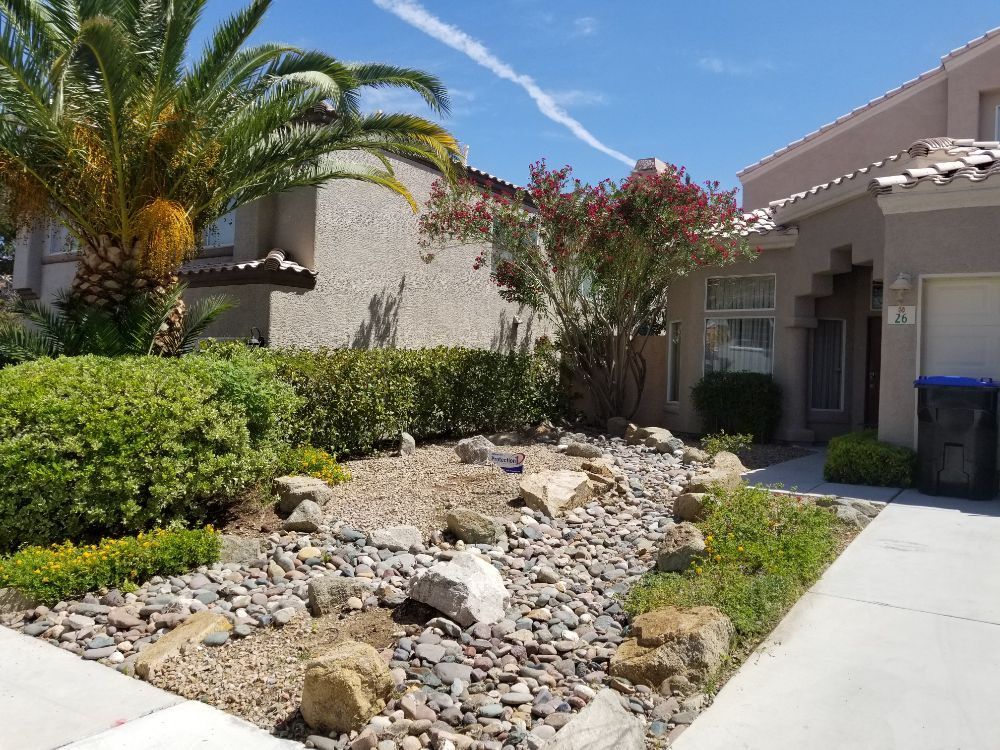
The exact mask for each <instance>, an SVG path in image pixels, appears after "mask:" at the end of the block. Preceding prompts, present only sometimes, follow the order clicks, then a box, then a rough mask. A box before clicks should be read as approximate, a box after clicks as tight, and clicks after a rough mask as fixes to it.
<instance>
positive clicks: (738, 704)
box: [672, 490, 1000, 750]
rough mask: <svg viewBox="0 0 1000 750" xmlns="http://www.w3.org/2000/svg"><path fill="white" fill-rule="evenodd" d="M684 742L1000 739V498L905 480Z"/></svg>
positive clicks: (923, 747)
mask: <svg viewBox="0 0 1000 750" xmlns="http://www.w3.org/2000/svg"><path fill="white" fill-rule="evenodd" d="M672 748H674V750H892V749H894V748H900V750H903V749H905V750H989V749H990V748H1000V502H997V501H990V502H974V501H969V500H952V499H947V498H932V497H927V496H925V495H921V494H920V493H918V492H916V491H913V490H907V491H903V492H901V493H899V494H898V495H897V496H896V498H895V500H894V501H893V502H892V503H890V504H889V505H888V506H887V507H886V508H885V509H884V510H883V511H882V513H881V514H880V515H879V516H878V518H876V519H875V521H874V522H872V523H871V524H870V525H869V526H868V528H867V529H865V530H864V531H863V532H862V533H861V534H860V535H859V536H858V538H857V539H856V540H855V541H854V542H853V543H852V544H851V545H850V546H849V547H848V549H847V550H846V551H845V552H844V553H843V554H842V555H841V556H840V558H839V559H838V560H837V561H836V562H834V564H833V565H832V566H831V567H830V568H829V570H828V571H827V572H826V574H825V575H824V576H823V577H822V578H821V579H820V580H819V581H818V582H817V583H816V585H815V586H813V588H812V589H811V590H810V591H809V592H808V593H807V594H806V595H805V596H803V597H802V599H800V600H799V602H798V603H797V604H796V605H795V606H794V607H793V609H792V610H791V612H790V613H789V614H788V616H787V617H785V619H784V620H783V621H782V622H781V624H780V625H779V626H778V628H777V629H776V630H775V631H774V632H773V633H772V634H771V635H770V637H768V638H767V640H766V641H765V642H764V643H763V644H762V645H761V647H760V648H759V649H758V650H757V652H755V653H754V654H753V655H752V656H751V657H750V659H749V660H748V661H747V662H746V663H745V664H744V665H743V667H742V668H741V669H740V670H739V672H738V673H737V674H736V675H735V676H734V677H733V678H732V679H731V680H730V681H729V682H728V683H727V684H726V686H725V687H724V688H723V689H722V691H721V692H720V693H719V695H718V696H717V698H716V700H715V703H714V704H713V705H712V706H711V707H710V708H709V709H708V710H707V711H706V712H705V713H703V714H702V715H701V716H700V717H699V718H698V719H697V720H696V721H695V723H694V724H692V725H691V727H690V728H689V729H688V730H687V731H685V732H684V733H683V734H682V735H681V736H680V737H679V738H678V739H677V741H676V742H675V743H674V744H673V745H672Z"/></svg>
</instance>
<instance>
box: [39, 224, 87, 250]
mask: <svg viewBox="0 0 1000 750" xmlns="http://www.w3.org/2000/svg"><path fill="white" fill-rule="evenodd" d="M79 251H80V241H79V240H77V238H76V237H75V236H74V235H73V234H72V233H71V232H70V231H69V229H67V228H66V227H65V226H63V225H62V224H60V223H59V222H57V221H53V222H51V223H50V224H49V225H48V227H47V228H46V230H45V254H46V255H64V254H66V253H77V252H79Z"/></svg>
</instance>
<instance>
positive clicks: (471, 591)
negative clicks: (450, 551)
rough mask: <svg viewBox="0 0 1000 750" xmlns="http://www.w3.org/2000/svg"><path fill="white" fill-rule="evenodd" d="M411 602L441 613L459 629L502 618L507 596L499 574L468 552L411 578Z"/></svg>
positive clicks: (460, 553) (458, 554) (484, 561)
mask: <svg viewBox="0 0 1000 750" xmlns="http://www.w3.org/2000/svg"><path fill="white" fill-rule="evenodd" d="M409 596H410V598H411V599H413V600H415V601H418V602H423V603H424V604H427V605H428V606H431V607H433V608H434V609H436V610H438V611H440V612H442V613H443V614H444V615H445V616H446V617H448V618H449V619H451V620H454V621H455V622H457V623H458V624H459V625H461V626H462V627H468V626H469V625H472V624H473V623H476V622H481V623H494V622H499V621H500V620H502V619H503V617H504V612H505V610H506V608H507V603H508V599H509V594H508V592H507V589H506V587H505V586H504V582H503V577H502V576H501V575H500V572H499V571H498V570H497V569H496V568H494V567H493V566H492V565H490V563H488V562H486V560H484V559H483V558H481V557H479V556H478V555H475V554H473V553H471V552H459V553H457V554H456V555H455V556H454V557H453V558H452V559H451V560H449V561H447V562H439V563H437V564H435V565H433V566H432V567H430V568H428V569H427V570H426V571H422V572H420V573H418V574H417V575H416V577H414V578H413V580H412V582H411V584H410V590H409Z"/></svg>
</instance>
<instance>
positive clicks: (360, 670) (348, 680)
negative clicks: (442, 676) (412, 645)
mask: <svg viewBox="0 0 1000 750" xmlns="http://www.w3.org/2000/svg"><path fill="white" fill-rule="evenodd" d="M393 686H394V683H393V680H392V675H391V674H390V673H389V668H388V666H386V663H385V660H383V659H382V657H381V656H379V653H378V651H376V650H375V649H374V648H372V647H371V646H369V645H368V644H367V643H359V642H358V641H341V642H340V643H338V644H336V645H335V646H333V647H332V648H331V649H330V650H329V651H327V652H326V653H325V654H323V656H321V657H319V658H317V659H313V660H312V661H310V662H309V663H308V664H306V677H305V684H304V685H303V688H302V718H303V719H305V721H306V724H308V725H309V726H310V727H312V728H313V729H318V730H320V731H323V732H336V733H338V734H340V733H346V732H353V731H355V730H359V729H362V728H363V727H364V726H365V724H367V723H368V720H369V719H371V718H372V717H373V716H375V715H376V714H377V713H379V712H380V711H382V709H384V708H385V704H386V703H387V702H388V701H389V700H390V699H391V698H392V692H393Z"/></svg>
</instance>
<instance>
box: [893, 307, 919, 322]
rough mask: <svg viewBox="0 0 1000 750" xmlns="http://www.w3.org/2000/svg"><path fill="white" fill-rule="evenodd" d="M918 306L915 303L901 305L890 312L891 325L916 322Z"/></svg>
mask: <svg viewBox="0 0 1000 750" xmlns="http://www.w3.org/2000/svg"><path fill="white" fill-rule="evenodd" d="M916 313H917V308H916V307H915V306H913V305H900V306H899V307H896V308H894V309H893V310H892V312H890V313H889V321H888V323H889V325H891V326H909V325H913V324H914V323H915V322H916Z"/></svg>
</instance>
